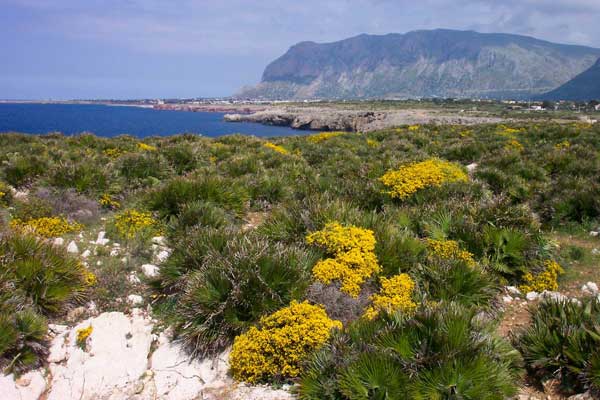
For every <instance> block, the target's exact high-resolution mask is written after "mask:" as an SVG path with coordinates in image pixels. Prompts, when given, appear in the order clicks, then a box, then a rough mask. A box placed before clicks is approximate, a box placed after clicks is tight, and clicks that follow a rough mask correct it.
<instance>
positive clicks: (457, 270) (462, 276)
mask: <svg viewBox="0 0 600 400" xmlns="http://www.w3.org/2000/svg"><path fill="white" fill-rule="evenodd" d="M416 275H417V278H418V279H417V281H418V282H419V286H420V287H421V291H422V293H423V295H424V296H425V298H426V299H427V300H430V301H434V302H440V301H442V302H455V303H459V304H462V305H464V306H476V307H489V306H490V302H491V300H492V299H494V297H496V296H497V294H498V288H497V284H495V283H494V280H493V278H492V277H491V276H490V275H489V274H488V273H486V272H485V271H483V270H482V269H481V267H480V266H478V265H475V266H472V265H468V263H466V262H465V261H461V260H436V262H434V263H430V264H428V265H425V266H421V267H420V268H418V269H417V270H416Z"/></svg>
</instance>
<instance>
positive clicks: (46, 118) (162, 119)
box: [0, 103, 307, 137]
mask: <svg viewBox="0 0 600 400" xmlns="http://www.w3.org/2000/svg"><path fill="white" fill-rule="evenodd" d="M223 115H224V114H223V113H213V112H189V111H170V110H169V111H167V110H154V109H152V108H141V107H125V106H108V105H97V104H39V103H0V132H22V133H32V134H44V133H49V132H62V133H64V134H66V135H74V134H78V133H82V132H92V133H94V134H96V135H98V136H104V137H113V136H118V135H122V134H128V135H132V136H137V137H146V136H168V135H175V134H178V133H196V134H201V135H204V136H210V137H217V136H223V135H229V134H234V133H241V134H245V135H255V136H261V137H270V136H289V135H298V134H303V133H307V131H301V130H296V129H292V128H288V127H279V126H267V125H261V124H255V123H246V122H225V121H223Z"/></svg>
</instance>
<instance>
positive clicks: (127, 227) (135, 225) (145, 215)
mask: <svg viewBox="0 0 600 400" xmlns="http://www.w3.org/2000/svg"><path fill="white" fill-rule="evenodd" d="M157 225H158V222H157V221H156V220H155V219H154V218H152V214H150V213H149V212H144V211H137V210H127V211H123V212H122V213H120V214H117V215H116V216H115V227H116V228H117V231H118V232H119V234H120V235H121V236H122V237H124V238H127V239H132V238H134V237H135V236H136V235H137V234H138V233H139V232H141V231H143V230H145V229H153V228H154V229H156V227H157Z"/></svg>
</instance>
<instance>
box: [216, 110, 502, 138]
mask: <svg viewBox="0 0 600 400" xmlns="http://www.w3.org/2000/svg"><path fill="white" fill-rule="evenodd" d="M224 120H225V121H228V122H255V123H261V124H265V125H276V126H289V127H291V128H294V129H304V130H319V131H354V132H371V131H375V130H380V129H386V128H390V127H394V126H399V125H413V124H429V123H439V124H459V125H461V124H462V125H472V124H481V123H499V122H503V121H506V119H503V118H496V117H479V116H477V117H476V116H469V115H462V114H442V113H440V112H436V111H432V110H418V109H416V110H393V111H378V110H374V111H357V110H344V109H323V108H319V107H272V108H269V109H265V110H261V111H256V112H252V113H240V112H236V113H233V114H225V116H224Z"/></svg>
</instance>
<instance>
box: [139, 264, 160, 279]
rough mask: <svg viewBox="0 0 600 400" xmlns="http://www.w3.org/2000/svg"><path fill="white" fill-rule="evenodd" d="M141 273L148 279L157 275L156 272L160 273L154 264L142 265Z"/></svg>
mask: <svg viewBox="0 0 600 400" xmlns="http://www.w3.org/2000/svg"><path fill="white" fill-rule="evenodd" d="M141 269H142V272H143V273H144V275H145V276H146V277H148V278H153V277H155V276H156V275H158V272H159V271H160V268H158V267H157V266H156V265H154V264H143V265H142V266H141Z"/></svg>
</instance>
